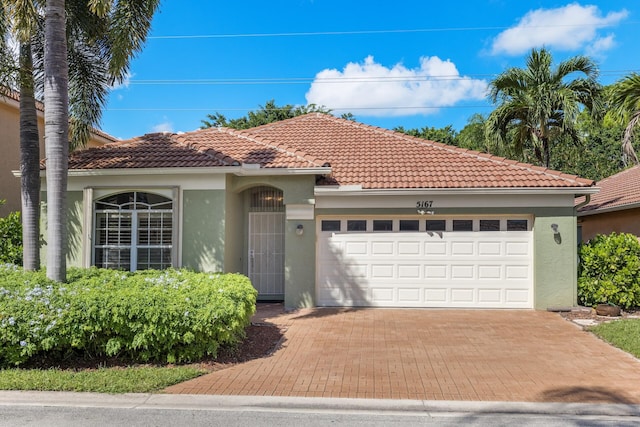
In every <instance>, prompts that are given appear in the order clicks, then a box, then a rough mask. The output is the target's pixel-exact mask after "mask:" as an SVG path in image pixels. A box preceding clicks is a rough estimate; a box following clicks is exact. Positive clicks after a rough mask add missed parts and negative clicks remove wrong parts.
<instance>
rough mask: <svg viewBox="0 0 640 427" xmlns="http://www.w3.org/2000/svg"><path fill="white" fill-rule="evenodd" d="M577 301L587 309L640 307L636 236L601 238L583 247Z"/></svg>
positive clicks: (639, 260) (639, 255) (639, 254)
mask: <svg viewBox="0 0 640 427" xmlns="http://www.w3.org/2000/svg"><path fill="white" fill-rule="evenodd" d="M578 299H579V302H580V303H581V304H584V305H587V306H594V305H596V304H600V303H610V304H615V305H619V306H621V307H624V308H630V307H637V306H640V242H638V238H637V237H636V236H634V235H633V234H626V233H621V234H617V233H612V234H610V235H598V236H596V237H594V238H593V239H591V240H590V241H589V242H588V243H586V244H583V245H581V246H580V274H579V278H578Z"/></svg>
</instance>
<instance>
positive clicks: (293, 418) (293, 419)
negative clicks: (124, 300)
mask: <svg viewBox="0 0 640 427" xmlns="http://www.w3.org/2000/svg"><path fill="white" fill-rule="evenodd" d="M639 422H640V418H637V417H612V416H593V415H585V416H576V415H563V414H555V415H532V414H486V413H483V414H478V413H415V412H407V413H401V412H400V413H392V414H389V413H380V412H376V411H358V412H348V411H338V412H331V411H326V410H323V411H314V410H304V411H300V410H290V409H285V408H283V409H278V410H270V411H259V410H257V411H253V410H252V411H246V410H235V411H227V410H181V409H131V408H77V407H33V406H32V407H24V406H4V407H0V426H3V427H4V426H12V427H13V426H25V427H27V426H38V427H40V426H51V427H58V426H60V427H62V426H64V427H75V426H82V427H86V426H132V427H133V426H135V427H142V426H145V427H146V426H190V427H191V426H193V427H198V426H225V427H227V426H229V427H233V426H237V427H241V426H242V427H244V426H246V427H260V426H279V427H290V426H291V427H294V426H295V427H299V426H305V427H315V426H318V427H319V426H323V427H324V426H328V425H348V426H363V427H364V426H390V425H393V426H402V427H404V426H407V427H409V426H457V425H465V426H513V425H518V426H540V427H542V426H545V427H547V426H548V427H554V426H558V427H560V426H563V427H565V426H621V427H626V426H629V427H630V426H637V425H638V423H639Z"/></svg>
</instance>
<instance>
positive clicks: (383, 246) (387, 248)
mask: <svg viewBox="0 0 640 427" xmlns="http://www.w3.org/2000/svg"><path fill="white" fill-rule="evenodd" d="M393 246H394V244H393V242H389V241H373V242H371V255H373V256H375V255H385V256H387V255H393Z"/></svg>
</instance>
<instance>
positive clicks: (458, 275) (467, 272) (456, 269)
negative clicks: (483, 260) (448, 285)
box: [451, 264, 476, 279]
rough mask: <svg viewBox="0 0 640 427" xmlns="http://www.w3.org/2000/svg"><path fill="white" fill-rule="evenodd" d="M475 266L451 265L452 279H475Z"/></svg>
mask: <svg viewBox="0 0 640 427" xmlns="http://www.w3.org/2000/svg"><path fill="white" fill-rule="evenodd" d="M474 273H475V268H474V266H473V265H456V264H452V265H451V278H452V279H475V278H476V277H475V274H474Z"/></svg>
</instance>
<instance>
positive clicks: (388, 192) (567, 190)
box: [314, 185, 600, 197]
mask: <svg viewBox="0 0 640 427" xmlns="http://www.w3.org/2000/svg"><path fill="white" fill-rule="evenodd" d="M354 187H355V188H354ZM358 187H359V186H351V185H350V186H341V187H333V186H316V187H315V188H314V194H315V195H316V196H349V197H352V196H406V195H416V194H451V195H453V194H455V195H469V194H571V195H586V194H596V193H597V192H599V191H600V188H599V187H562V188H553V187H542V188H533V187H504V188H503V187H494V188H398V189H365V190H362V189H360V190H358Z"/></svg>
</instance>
